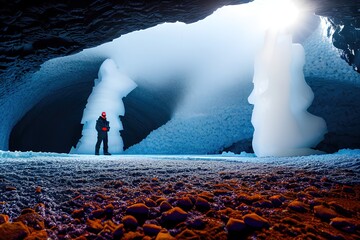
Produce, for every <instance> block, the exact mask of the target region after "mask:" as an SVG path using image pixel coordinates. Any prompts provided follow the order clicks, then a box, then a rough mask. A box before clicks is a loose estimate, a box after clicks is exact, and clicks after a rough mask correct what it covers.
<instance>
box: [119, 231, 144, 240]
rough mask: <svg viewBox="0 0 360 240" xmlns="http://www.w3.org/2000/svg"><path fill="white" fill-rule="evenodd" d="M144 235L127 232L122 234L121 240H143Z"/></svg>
mask: <svg viewBox="0 0 360 240" xmlns="http://www.w3.org/2000/svg"><path fill="white" fill-rule="evenodd" d="M143 237H144V234H142V233H140V232H127V233H125V234H124V237H123V239H129V240H130V239H143Z"/></svg>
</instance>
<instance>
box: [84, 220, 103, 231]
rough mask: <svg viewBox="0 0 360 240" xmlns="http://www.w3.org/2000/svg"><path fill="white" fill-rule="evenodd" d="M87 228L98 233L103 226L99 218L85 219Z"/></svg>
mask: <svg viewBox="0 0 360 240" xmlns="http://www.w3.org/2000/svg"><path fill="white" fill-rule="evenodd" d="M86 225H87V230H88V231H89V232H92V233H99V232H101V230H103V228H104V227H103V226H102V225H101V220H100V219H95V220H91V219H87V220H86Z"/></svg>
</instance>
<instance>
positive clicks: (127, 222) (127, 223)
mask: <svg viewBox="0 0 360 240" xmlns="http://www.w3.org/2000/svg"><path fill="white" fill-rule="evenodd" d="M121 221H122V223H123V224H124V227H125V228H126V229H130V230H132V231H134V230H136V228H137V227H138V226H139V223H138V221H137V220H136V218H135V217H133V216H131V215H126V216H124V217H123V218H122V220H121Z"/></svg>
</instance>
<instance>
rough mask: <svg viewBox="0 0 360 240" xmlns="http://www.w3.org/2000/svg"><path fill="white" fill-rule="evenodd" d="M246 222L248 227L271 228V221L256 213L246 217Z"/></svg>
mask: <svg viewBox="0 0 360 240" xmlns="http://www.w3.org/2000/svg"><path fill="white" fill-rule="evenodd" d="M244 222H245V223H246V225H249V226H250V227H254V228H263V227H269V225H270V224H269V221H268V220H266V219H265V218H263V217H261V216H259V215H257V214H256V213H249V214H246V215H245V216H244Z"/></svg>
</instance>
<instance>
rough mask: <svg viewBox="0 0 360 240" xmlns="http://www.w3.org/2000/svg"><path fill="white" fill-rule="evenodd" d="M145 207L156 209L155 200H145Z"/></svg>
mask: <svg viewBox="0 0 360 240" xmlns="http://www.w3.org/2000/svg"><path fill="white" fill-rule="evenodd" d="M145 205H146V206H148V207H156V206H157V204H156V202H155V201H154V200H152V199H151V198H146V199H145Z"/></svg>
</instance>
